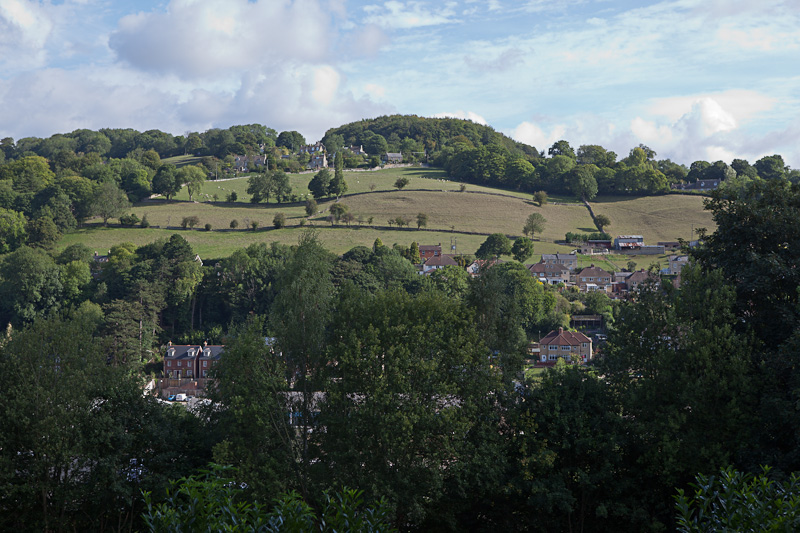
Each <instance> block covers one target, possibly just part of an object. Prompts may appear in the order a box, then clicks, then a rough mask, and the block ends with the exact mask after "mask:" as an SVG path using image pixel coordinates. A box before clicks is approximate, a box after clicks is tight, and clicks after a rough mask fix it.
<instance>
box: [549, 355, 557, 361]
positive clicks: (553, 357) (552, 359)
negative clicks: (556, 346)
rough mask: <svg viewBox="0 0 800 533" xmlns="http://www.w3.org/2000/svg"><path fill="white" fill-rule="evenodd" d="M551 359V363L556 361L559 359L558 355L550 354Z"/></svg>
mask: <svg viewBox="0 0 800 533" xmlns="http://www.w3.org/2000/svg"><path fill="white" fill-rule="evenodd" d="M549 359H550V360H551V361H555V360H556V359H558V355H556V354H554V353H551V354H550V356H549Z"/></svg>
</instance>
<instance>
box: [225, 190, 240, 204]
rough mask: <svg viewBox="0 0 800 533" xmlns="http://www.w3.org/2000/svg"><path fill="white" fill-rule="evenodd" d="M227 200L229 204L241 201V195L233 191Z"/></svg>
mask: <svg viewBox="0 0 800 533" xmlns="http://www.w3.org/2000/svg"><path fill="white" fill-rule="evenodd" d="M225 199H226V200H227V201H228V202H235V201H236V200H238V199H239V195H238V194H236V191H231V192H230V194H228V196H226V197H225Z"/></svg>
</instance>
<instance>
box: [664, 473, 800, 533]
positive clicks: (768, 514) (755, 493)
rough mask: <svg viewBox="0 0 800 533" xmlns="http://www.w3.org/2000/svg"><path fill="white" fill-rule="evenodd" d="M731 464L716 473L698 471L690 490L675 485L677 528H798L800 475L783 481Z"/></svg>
mask: <svg viewBox="0 0 800 533" xmlns="http://www.w3.org/2000/svg"><path fill="white" fill-rule="evenodd" d="M769 473H770V469H769V468H767V467H764V468H763V472H762V473H761V474H759V475H757V476H756V475H753V474H749V473H745V472H740V471H738V470H736V469H734V468H733V467H728V468H725V469H723V470H721V471H720V473H719V475H718V476H713V475H712V476H704V475H702V474H701V475H698V476H697V482H696V483H692V484H690V486H691V487H692V489H693V491H692V492H691V493H687V492H686V491H684V490H683V489H678V494H677V495H676V496H675V502H676V503H675V508H676V511H677V521H678V531H682V532H685V533H695V532H701V531H798V530H799V529H800V476H798V475H797V474H792V475H791V477H790V478H789V479H788V481H786V482H785V483H781V482H779V481H775V480H772V479H770V478H769Z"/></svg>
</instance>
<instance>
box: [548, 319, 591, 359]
mask: <svg viewBox="0 0 800 533" xmlns="http://www.w3.org/2000/svg"><path fill="white" fill-rule="evenodd" d="M559 358H562V359H564V360H565V361H567V362H584V363H585V362H587V361H590V360H591V359H592V339H590V338H589V337H587V336H586V335H584V334H583V333H581V332H579V331H564V328H558V331H555V330H553V331H551V332H550V333H548V334H547V335H545V336H544V337H542V338H541V339H539V362H540V363H541V364H545V365H552V364H555V363H556V361H557V360H558V359H559Z"/></svg>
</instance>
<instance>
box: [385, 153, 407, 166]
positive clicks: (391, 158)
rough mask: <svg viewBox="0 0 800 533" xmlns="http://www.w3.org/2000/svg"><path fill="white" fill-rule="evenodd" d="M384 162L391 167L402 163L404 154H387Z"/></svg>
mask: <svg viewBox="0 0 800 533" xmlns="http://www.w3.org/2000/svg"><path fill="white" fill-rule="evenodd" d="M383 161H384V163H388V164H390V165H391V164H396V163H402V162H403V154H401V153H400V152H387V153H386V154H384V155H383Z"/></svg>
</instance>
